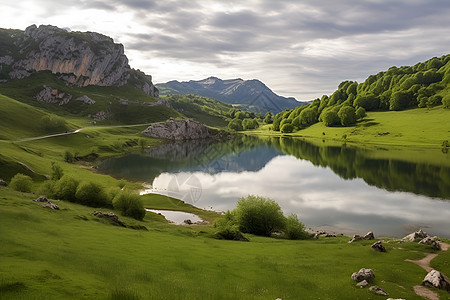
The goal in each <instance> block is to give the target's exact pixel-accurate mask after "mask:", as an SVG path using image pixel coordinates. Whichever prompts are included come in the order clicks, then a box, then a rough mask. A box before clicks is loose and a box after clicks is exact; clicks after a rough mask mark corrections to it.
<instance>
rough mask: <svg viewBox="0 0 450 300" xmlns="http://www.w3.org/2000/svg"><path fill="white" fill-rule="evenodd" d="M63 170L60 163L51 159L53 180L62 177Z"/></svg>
mask: <svg viewBox="0 0 450 300" xmlns="http://www.w3.org/2000/svg"><path fill="white" fill-rule="evenodd" d="M63 175H64V171H63V169H62V168H61V166H60V165H58V164H57V163H55V162H54V161H52V179H53V180H59V179H61V177H63Z"/></svg>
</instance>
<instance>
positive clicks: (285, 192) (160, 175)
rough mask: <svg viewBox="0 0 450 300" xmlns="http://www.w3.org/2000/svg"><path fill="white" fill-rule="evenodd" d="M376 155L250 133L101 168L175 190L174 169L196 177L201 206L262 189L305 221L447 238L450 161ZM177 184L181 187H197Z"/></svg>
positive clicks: (226, 205)
mask: <svg viewBox="0 0 450 300" xmlns="http://www.w3.org/2000/svg"><path fill="white" fill-rule="evenodd" d="M286 154H288V155H286ZM373 154H374V153H373V151H372V152H371V151H368V150H363V149H358V148H350V147H337V146H327V147H320V146H316V145H313V144H310V143H307V142H305V141H301V140H294V139H279V138H277V139H267V140H264V141H262V140H258V139H254V138H249V137H247V138H243V139H236V140H231V141H227V142H222V143H219V142H217V141H196V142H194V143H192V142H178V143H175V144H167V145H164V146H162V147H159V148H156V149H152V150H150V151H149V152H148V153H145V154H140V155H130V156H126V157H123V158H119V159H113V160H109V161H106V162H105V163H104V164H103V165H102V166H100V169H102V170H103V171H105V172H108V173H111V174H114V175H116V176H119V177H126V178H132V179H137V180H141V181H146V182H151V183H152V185H153V190H154V191H155V192H158V193H162V194H169V193H170V191H169V190H168V187H170V185H171V182H172V183H173V182H174V176H175V177H177V178H178V177H179V179H180V180H178V179H177V181H176V182H184V181H183V178H192V177H195V178H197V179H198V182H200V184H201V189H202V193H201V197H199V198H198V199H196V200H195V203H193V204H195V205H196V206H198V207H203V208H213V209H215V210H227V209H232V208H234V207H235V203H236V201H237V199H238V198H239V197H242V196H246V195H248V194H257V195H261V196H265V197H271V198H273V199H275V200H277V202H278V203H280V205H281V207H282V208H283V210H284V211H285V213H296V214H298V215H299V218H300V219H301V220H302V221H304V222H305V223H306V224H307V225H308V226H325V225H327V226H332V227H333V228H335V230H336V231H337V232H341V231H342V232H344V233H352V232H354V231H355V229H357V231H358V232H359V233H365V232H364V231H369V230H373V231H375V233H376V234H377V235H388V236H402V235H404V234H406V233H409V232H411V231H412V230H415V229H417V228H424V229H425V230H428V231H429V233H431V234H435V235H440V236H442V237H450V231H449V230H448V229H449V228H450V201H448V200H444V199H450V192H449V189H450V186H449V182H450V175H449V174H450V171H449V168H448V167H446V166H440V165H439V164H431V163H413V162H406V161H401V160H397V159H375V158H373V157H374V155H373ZM176 188H177V189H178V190H177V192H178V193H179V194H183V193H189V192H192V191H191V189H192V188H193V187H192V186H190V185H189V184H187V185H184V186H177V187H176ZM195 188H198V187H195ZM170 189H173V187H170ZM431 197H434V198H431Z"/></svg>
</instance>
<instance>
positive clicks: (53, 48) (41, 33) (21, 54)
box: [0, 25, 159, 97]
mask: <svg viewBox="0 0 450 300" xmlns="http://www.w3.org/2000/svg"><path fill="white" fill-rule="evenodd" d="M39 71H51V72H52V73H53V74H56V75H57V76H58V78H60V79H61V80H63V81H64V82H65V83H66V84H68V85H72V86H78V87H85V86H89V85H96V86H123V85H126V84H131V85H133V86H135V87H137V88H139V89H141V90H142V91H144V92H145V93H146V94H147V95H150V96H154V97H158V95H159V93H158V90H157V89H156V88H155V86H154V85H153V83H152V77H151V76H150V75H146V74H144V73H143V72H141V71H139V70H134V69H132V68H130V66H129V65H128V58H127V57H126V55H125V54H124V47H123V45H121V44H117V43H114V41H113V39H112V38H110V37H107V36H105V35H102V34H99V33H95V32H70V31H67V30H65V29H61V28H58V27H55V26H51V25H41V26H39V27H37V26H36V25H31V26H29V27H28V28H26V29H25V31H22V30H13V29H0V81H1V82H5V81H8V80H10V79H22V78H26V77H29V76H30V75H32V74H33V73H35V72H39Z"/></svg>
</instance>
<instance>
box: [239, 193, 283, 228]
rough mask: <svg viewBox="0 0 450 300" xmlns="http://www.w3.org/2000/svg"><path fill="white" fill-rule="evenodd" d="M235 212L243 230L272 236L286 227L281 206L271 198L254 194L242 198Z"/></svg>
mask: <svg viewBox="0 0 450 300" xmlns="http://www.w3.org/2000/svg"><path fill="white" fill-rule="evenodd" d="M233 213H234V215H235V217H236V224H238V225H239V229H240V230H241V231H242V232H246V233H252V234H256V235H263V236H270V235H271V234H272V233H273V232H276V231H282V230H283V229H284V227H285V217H284V216H283V212H282V211H281V208H280V206H279V205H278V203H276V202H275V201H274V200H272V199H269V198H267V199H266V198H263V197H259V196H253V195H249V196H247V197H246V198H240V199H239V201H238V203H237V206H236V209H235V210H234V211H233Z"/></svg>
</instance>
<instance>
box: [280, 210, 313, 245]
mask: <svg viewBox="0 0 450 300" xmlns="http://www.w3.org/2000/svg"><path fill="white" fill-rule="evenodd" d="M284 234H285V236H286V237H287V238H288V239H290V240H305V239H307V238H308V237H309V234H308V233H307V232H306V231H305V224H303V223H302V222H300V221H299V219H298V217H297V215H296V214H290V215H289V216H288V217H287V218H286V227H285V229H284Z"/></svg>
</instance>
